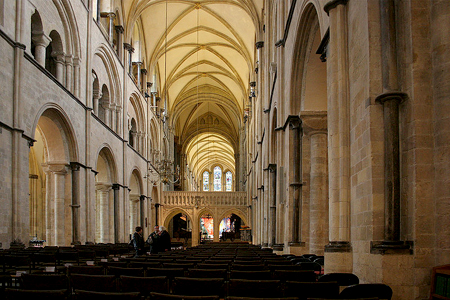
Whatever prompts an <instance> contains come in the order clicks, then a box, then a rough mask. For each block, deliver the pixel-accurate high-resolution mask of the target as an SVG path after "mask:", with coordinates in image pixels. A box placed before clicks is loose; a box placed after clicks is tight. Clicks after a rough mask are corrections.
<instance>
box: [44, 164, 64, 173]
mask: <svg viewBox="0 0 450 300" xmlns="http://www.w3.org/2000/svg"><path fill="white" fill-rule="evenodd" d="M42 167H43V169H44V172H46V173H47V172H50V173H57V174H66V173H67V169H68V167H69V165H68V164H67V163H64V162H48V163H46V164H43V165H42Z"/></svg>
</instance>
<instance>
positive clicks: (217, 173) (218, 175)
mask: <svg viewBox="0 0 450 300" xmlns="http://www.w3.org/2000/svg"><path fill="white" fill-rule="evenodd" d="M221 190H222V169H221V168H220V167H215V168H214V191H215V192H217V191H221Z"/></svg>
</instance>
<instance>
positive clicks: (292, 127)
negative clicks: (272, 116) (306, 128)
mask: <svg viewBox="0 0 450 300" xmlns="http://www.w3.org/2000/svg"><path fill="white" fill-rule="evenodd" d="M287 124H289V163H290V171H289V197H290V199H289V205H292V210H291V211H292V213H291V214H290V217H292V219H291V226H290V227H291V228H290V233H291V236H290V237H289V238H290V242H289V246H294V247H295V246H297V247H298V246H300V243H301V239H300V232H301V218H300V216H301V213H300V210H301V187H302V179H301V161H300V158H301V136H302V121H301V120H300V118H299V117H298V116H289V118H288V120H287Z"/></svg>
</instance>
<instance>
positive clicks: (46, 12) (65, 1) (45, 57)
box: [27, 0, 82, 97]
mask: <svg viewBox="0 0 450 300" xmlns="http://www.w3.org/2000/svg"><path fill="white" fill-rule="evenodd" d="M37 2H39V1H37ZM35 7H36V10H35V11H34V12H32V11H31V12H29V13H30V19H31V39H30V40H28V41H29V42H30V44H29V46H30V47H29V49H30V53H31V55H33V57H34V58H35V60H36V61H37V62H38V63H39V64H40V65H41V66H43V67H45V68H46V69H47V70H48V71H49V72H50V73H52V74H53V76H55V77H56V78H57V79H58V81H59V82H60V83H61V84H63V85H64V86H65V87H66V88H67V89H68V90H69V91H71V92H72V93H73V94H74V95H75V96H76V97H79V92H80V61H81V58H82V57H81V50H80V35H79V32H78V27H79V26H78V25H77V22H76V17H75V14H74V11H73V5H72V4H71V2H70V0H52V1H48V3H47V2H45V3H44V2H42V3H35ZM38 10H40V11H41V13H39V11H38ZM41 17H42V18H41ZM49 19H50V20H49ZM49 46H50V47H49ZM27 48H28V44H27Z"/></svg>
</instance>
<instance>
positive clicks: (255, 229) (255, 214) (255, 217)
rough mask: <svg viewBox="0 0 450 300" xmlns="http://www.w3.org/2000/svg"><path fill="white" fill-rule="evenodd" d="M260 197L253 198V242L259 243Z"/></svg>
mask: <svg viewBox="0 0 450 300" xmlns="http://www.w3.org/2000/svg"><path fill="white" fill-rule="evenodd" d="M258 224H259V222H258V197H253V198H252V242H253V244H254V245H257V244H258V228H259V226H258Z"/></svg>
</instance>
